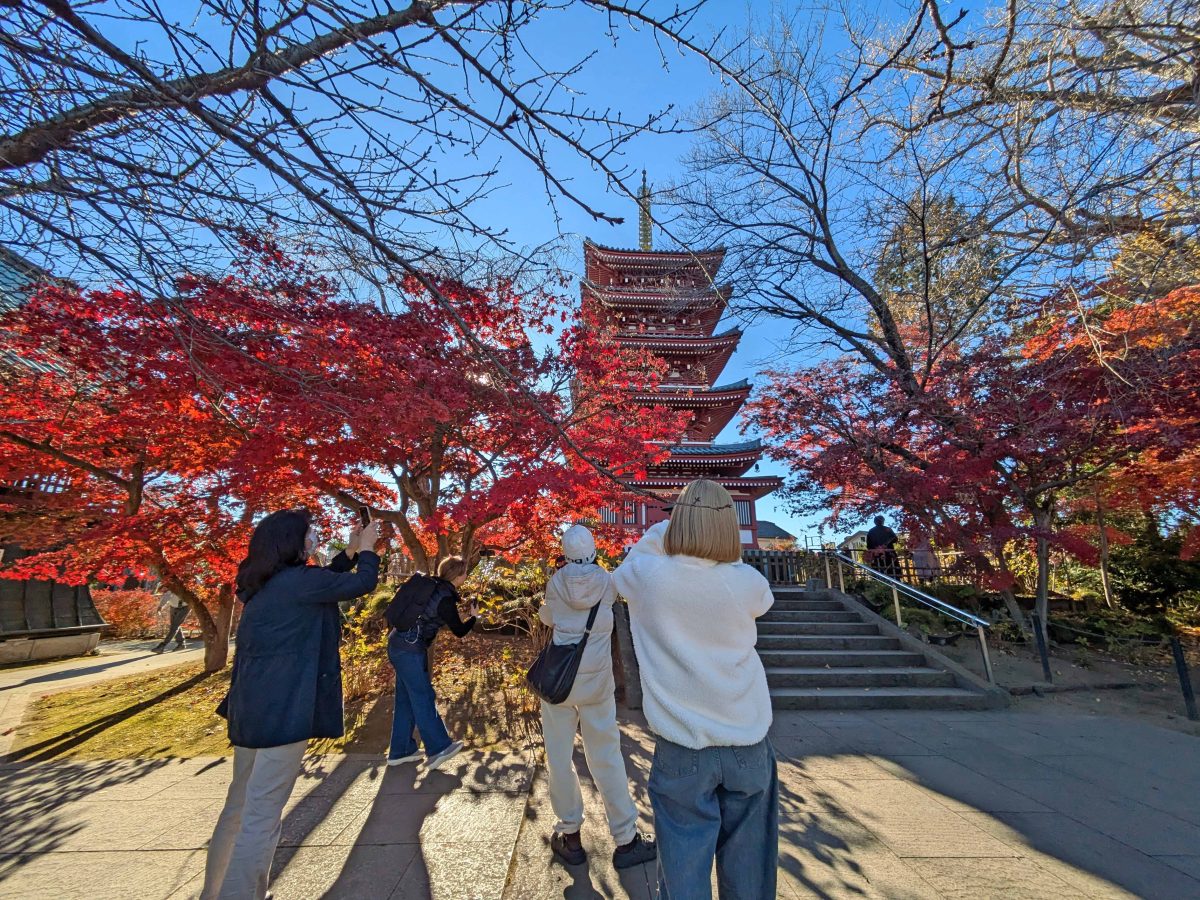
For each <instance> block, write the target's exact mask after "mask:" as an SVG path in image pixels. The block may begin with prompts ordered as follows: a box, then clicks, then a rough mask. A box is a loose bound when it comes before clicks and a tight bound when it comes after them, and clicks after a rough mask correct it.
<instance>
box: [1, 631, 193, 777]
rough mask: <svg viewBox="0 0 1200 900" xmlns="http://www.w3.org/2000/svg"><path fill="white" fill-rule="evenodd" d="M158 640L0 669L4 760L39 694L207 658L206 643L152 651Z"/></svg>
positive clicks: (114, 645) (110, 645) (109, 645)
mask: <svg viewBox="0 0 1200 900" xmlns="http://www.w3.org/2000/svg"><path fill="white" fill-rule="evenodd" d="M157 643H158V642H157V641H155V640H147V641H121V642H113V643H108V642H102V643H101V644H100V652H99V653H98V654H96V655H95V656H75V657H71V658H70V659H58V660H51V661H49V662H39V663H32V664H30V665H23V666H8V667H5V668H0V759H3V757H4V755H5V754H6V753H8V751H9V749H10V746H11V744H12V742H13V738H14V737H15V735H14V733H13V732H14V730H15V729H16V727H17V726H18V725H20V724H21V720H22V719H23V718H24V716H25V710H26V708H27V707H28V706H29V701H30V700H31V699H33V698H35V697H40V696H42V695H43V694H49V693H51V692H54V691H63V690H69V689H71V688H78V687H85V686H86V685H89V684H95V683H97V682H100V681H106V680H108V679H109V678H123V677H125V676H126V675H140V674H142V673H144V672H152V671H154V670H155V669H162V668H167V667H168V666H177V665H179V664H180V663H184V662H198V661H201V660H203V659H204V645H203V644H202V643H200V642H199V641H196V642H193V643H191V644H189V649H187V650H168V651H167V652H166V653H163V654H161V655H159V654H156V653H151V652H150V648H151V647H154V646H155V645H156V644H157Z"/></svg>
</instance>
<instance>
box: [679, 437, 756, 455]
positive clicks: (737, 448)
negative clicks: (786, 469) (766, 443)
mask: <svg viewBox="0 0 1200 900" xmlns="http://www.w3.org/2000/svg"><path fill="white" fill-rule="evenodd" d="M762 448H763V446H762V441H760V440H759V439H758V438H754V439H753V440H750V441H739V442H737V443H736V444H681V445H679V446H678V447H672V448H671V455H672V456H741V455H743V454H746V453H759V454H761V453H762Z"/></svg>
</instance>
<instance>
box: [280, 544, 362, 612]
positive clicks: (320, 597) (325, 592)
mask: <svg viewBox="0 0 1200 900" xmlns="http://www.w3.org/2000/svg"><path fill="white" fill-rule="evenodd" d="M354 563H355V570H354V571H353V572H338V571H335V570H334V568H333V566H332V565H330V566H328V567H326V568H311V569H309V570H308V572H309V584H310V585H311V587H310V588H309V589H308V590H307V591H305V593H304V595H303V596H301V597H300V598H298V599H300V600H301V601H303V602H307V603H341V602H343V601H345V600H353V599H355V598H356V597H361V596H362V595H363V594H369V593H370V592H371V591H373V590H375V585H377V584H378V583H379V556H378V555H377V554H376V553H375V552H374V551H373V550H363V551H361V552H360V553H359V554H358V556H357V557H355V559H354Z"/></svg>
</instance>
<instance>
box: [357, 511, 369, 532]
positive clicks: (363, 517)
mask: <svg viewBox="0 0 1200 900" xmlns="http://www.w3.org/2000/svg"><path fill="white" fill-rule="evenodd" d="M358 521H360V522H361V523H362V527H363V528H366V527H367V526H368V525H370V524H371V508H370V507H368V506H360V507H359V508H358Z"/></svg>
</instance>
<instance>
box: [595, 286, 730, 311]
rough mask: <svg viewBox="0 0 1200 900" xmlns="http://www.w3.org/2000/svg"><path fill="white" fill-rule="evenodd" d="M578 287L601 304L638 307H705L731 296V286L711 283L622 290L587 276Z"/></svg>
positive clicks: (724, 302)
mask: <svg viewBox="0 0 1200 900" xmlns="http://www.w3.org/2000/svg"><path fill="white" fill-rule="evenodd" d="M579 286H580V288H581V289H582V290H584V291H586V292H587V293H588V294H589V295H590V296H591V297H593V298H594V299H595V300H596V301H598V302H599V303H601V304H602V305H604V306H608V307H622V308H635V309H636V308H639V307H650V306H653V307H662V306H670V307H671V308H673V309H678V310H680V311H683V310H685V309H693V308H695V307H697V306H700V305H701V304H705V305H707V306H718V305H722V306H723V305H724V304H726V303H728V302H729V298H730V297H732V296H733V286H732V285H729V284H722V285H712V286H710V287H705V288H695V289H692V290H690V291H688V290H679V289H677V288H676V289H667V290H661V291H656V290H647V289H646V288H644V287H638V288H636V289H633V288H630V289H623V288H618V287H610V286H608V285H603V284H595V283H593V282H591V281H589V280H588V279H586V278H583V279H580V282H579Z"/></svg>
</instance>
